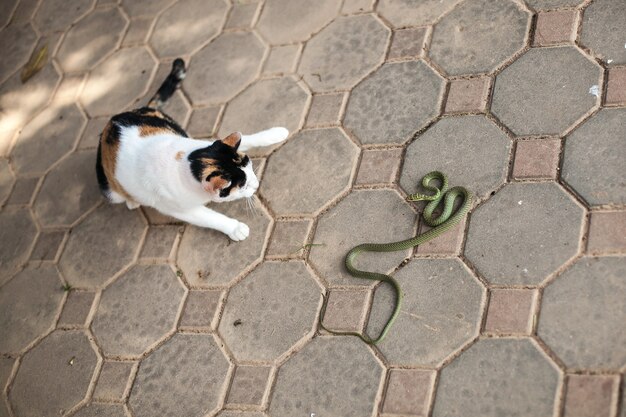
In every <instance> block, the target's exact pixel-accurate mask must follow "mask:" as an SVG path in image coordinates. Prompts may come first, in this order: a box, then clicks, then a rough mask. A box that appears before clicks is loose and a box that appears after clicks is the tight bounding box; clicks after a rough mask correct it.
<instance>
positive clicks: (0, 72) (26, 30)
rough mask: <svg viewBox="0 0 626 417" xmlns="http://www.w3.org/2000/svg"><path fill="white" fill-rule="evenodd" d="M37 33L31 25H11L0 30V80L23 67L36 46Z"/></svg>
mask: <svg viewBox="0 0 626 417" xmlns="http://www.w3.org/2000/svg"><path fill="white" fill-rule="evenodd" d="M36 41H37V34H36V33H35V31H34V30H33V28H32V27H31V26H30V25H29V24H26V25H11V26H9V27H6V28H4V29H3V30H2V31H0V50H2V51H3V53H2V60H0V82H2V81H4V80H5V79H6V78H7V77H8V76H9V75H11V74H12V73H14V72H15V71H17V70H18V69H20V68H22V66H24V64H26V62H28V58H29V57H30V54H31V51H32V50H33V48H34V47H35V42H36Z"/></svg>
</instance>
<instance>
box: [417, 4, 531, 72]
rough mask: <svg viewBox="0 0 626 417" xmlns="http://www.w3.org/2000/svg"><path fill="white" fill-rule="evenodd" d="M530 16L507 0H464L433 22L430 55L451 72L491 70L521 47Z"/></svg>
mask: <svg viewBox="0 0 626 417" xmlns="http://www.w3.org/2000/svg"><path fill="white" fill-rule="evenodd" d="M530 17H531V16H530V14H529V13H528V12H527V11H525V10H523V9H521V8H520V7H519V5H518V4H516V3H514V2H512V1H510V0H465V1H463V2H461V3H460V4H459V5H458V6H457V7H455V8H454V10H453V11H452V12H450V13H448V14H447V15H446V16H444V17H443V18H442V19H441V21H439V22H438V23H437V24H436V25H435V28H434V31H433V35H432V41H431V44H430V52H429V55H430V57H431V58H432V59H433V61H435V62H436V63H437V64H438V65H440V66H441V67H442V68H443V69H444V71H446V72H447V73H448V74H450V75H461V74H474V73H485V72H491V71H492V70H494V69H495V68H496V67H497V66H498V65H499V64H501V63H502V62H504V61H505V60H506V59H507V58H509V57H511V56H512V55H514V54H515V53H516V52H517V51H519V50H521V49H522V47H523V46H524V39H525V37H526V33H527V31H528V25H529V21H530Z"/></svg>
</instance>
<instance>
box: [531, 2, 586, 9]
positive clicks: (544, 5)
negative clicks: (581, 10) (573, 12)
mask: <svg viewBox="0 0 626 417" xmlns="http://www.w3.org/2000/svg"><path fill="white" fill-rule="evenodd" d="M582 2H583V0H526V3H528V4H529V5H530V6H531V7H532V8H534V9H535V10H549V9H557V8H560V7H575V6H578V5H579V4H581V3H582Z"/></svg>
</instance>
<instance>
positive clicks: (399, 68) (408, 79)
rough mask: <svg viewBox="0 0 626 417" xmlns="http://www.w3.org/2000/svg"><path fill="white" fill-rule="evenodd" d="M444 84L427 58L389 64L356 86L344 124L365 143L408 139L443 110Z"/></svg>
mask: <svg viewBox="0 0 626 417" xmlns="http://www.w3.org/2000/svg"><path fill="white" fill-rule="evenodd" d="M444 86H445V83H444V80H443V79H442V78H441V77H440V76H439V75H437V73H435V72H434V71H433V70H432V69H431V68H430V67H429V66H428V65H426V64H425V63H424V62H423V61H412V62H399V63H394V64H385V65H383V66H382V67H381V68H380V69H378V70H377V71H376V72H375V73H374V74H373V75H372V76H371V77H368V78H367V79H366V80H365V81H363V82H362V83H361V84H359V85H358V86H357V87H356V88H355V89H354V91H353V92H352V95H351V96H350V100H349V101H348V107H347V109H346V116H345V120H344V124H345V126H346V128H348V129H350V130H352V131H353V132H354V134H355V135H356V136H357V138H358V139H359V140H360V141H361V142H362V143H367V144H371V143H404V142H406V141H407V140H408V139H409V138H410V137H411V135H412V134H413V133H414V132H415V131H417V130H418V129H420V128H421V127H423V126H424V125H426V123H428V122H429V121H430V120H431V119H432V118H434V117H435V116H436V115H437V114H438V113H439V105H438V103H439V99H440V97H441V93H442V92H443V88H444Z"/></svg>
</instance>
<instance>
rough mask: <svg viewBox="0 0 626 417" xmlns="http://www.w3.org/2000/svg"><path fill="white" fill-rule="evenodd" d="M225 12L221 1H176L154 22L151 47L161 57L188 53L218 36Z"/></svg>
mask: <svg viewBox="0 0 626 417" xmlns="http://www.w3.org/2000/svg"><path fill="white" fill-rule="evenodd" d="M227 10H228V5H227V4H226V2H225V1H224V0H179V1H178V2H177V3H176V4H174V6H172V7H170V8H169V9H167V11H166V12H165V13H163V14H162V15H161V16H160V17H159V19H158V20H157V23H156V25H155V27H154V30H153V31H152V35H151V36H150V44H151V45H152V46H153V47H154V50H155V52H156V53H157V54H158V55H159V56H160V57H177V56H180V55H181V54H186V53H190V52H192V51H193V50H195V49H197V48H198V47H200V46H201V45H202V44H203V43H205V42H206V41H208V40H209V39H211V38H212V37H213V36H215V35H217V33H218V32H219V30H220V27H221V25H222V24H223V21H224V18H225V14H226V11H227Z"/></svg>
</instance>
